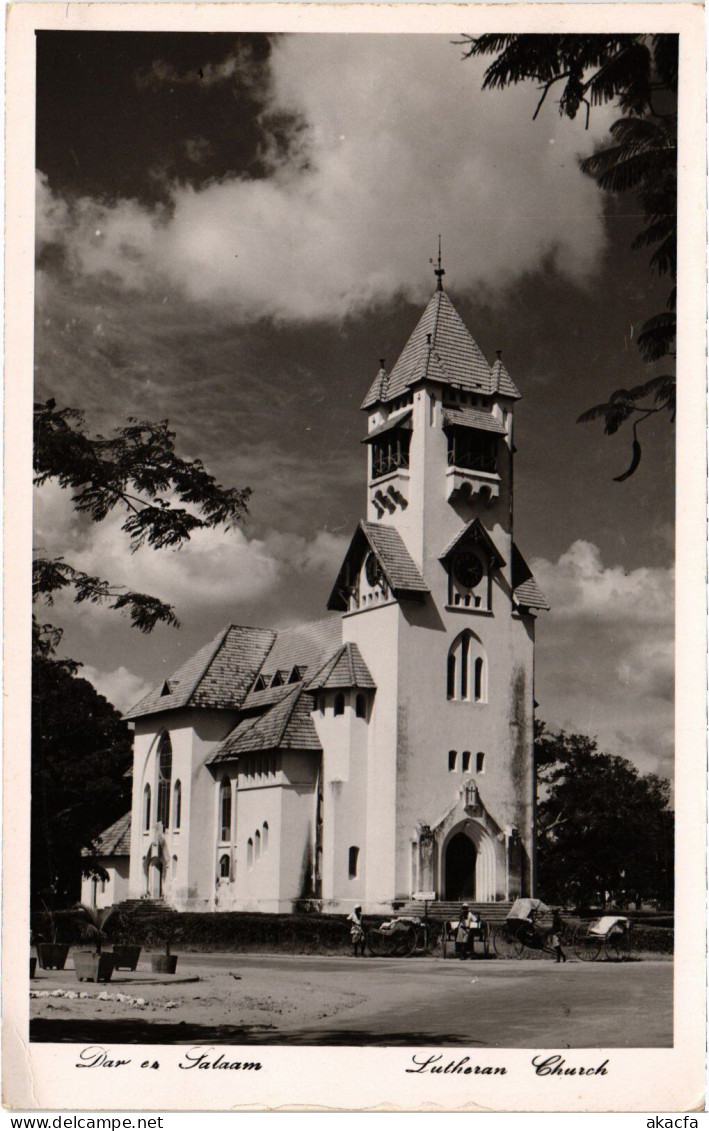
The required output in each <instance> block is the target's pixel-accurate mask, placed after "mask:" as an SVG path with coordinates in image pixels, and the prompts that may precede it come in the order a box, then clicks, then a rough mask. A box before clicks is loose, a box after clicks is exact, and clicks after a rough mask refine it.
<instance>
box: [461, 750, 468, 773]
mask: <svg viewBox="0 0 709 1131" xmlns="http://www.w3.org/2000/svg"><path fill="white" fill-rule="evenodd" d="M469 772H470V751H469V750H464V751H463V773H464V774H467V773H469Z"/></svg>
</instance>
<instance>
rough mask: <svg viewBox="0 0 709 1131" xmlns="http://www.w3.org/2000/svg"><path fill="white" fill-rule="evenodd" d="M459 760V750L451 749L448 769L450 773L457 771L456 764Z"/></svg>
mask: <svg viewBox="0 0 709 1131" xmlns="http://www.w3.org/2000/svg"><path fill="white" fill-rule="evenodd" d="M457 761H458V753H457V751H456V750H449V751H448V770H449V773H451V774H452V773H454V772H455V766H456V762H457Z"/></svg>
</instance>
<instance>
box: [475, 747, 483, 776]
mask: <svg viewBox="0 0 709 1131" xmlns="http://www.w3.org/2000/svg"><path fill="white" fill-rule="evenodd" d="M475 770H476V773H478V774H484V773H485V755H484V754H483V753H482V751H481V750H480V751H478V753H477V754H476V755H475Z"/></svg>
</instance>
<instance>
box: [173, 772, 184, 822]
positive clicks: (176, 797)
mask: <svg viewBox="0 0 709 1131" xmlns="http://www.w3.org/2000/svg"><path fill="white" fill-rule="evenodd" d="M172 824H173V827H174V828H175V829H179V827H180V825H181V824H182V783H181V782H180V780H179V779H178V780H177V781H176V782H175V789H174V792H173V795H172Z"/></svg>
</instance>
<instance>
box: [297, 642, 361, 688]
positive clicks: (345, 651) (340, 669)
mask: <svg viewBox="0 0 709 1131" xmlns="http://www.w3.org/2000/svg"><path fill="white" fill-rule="evenodd" d="M376 686H377V685H376V683H375V682H374V680H373V679H372V676H371V673H370V671H369V668H368V667H367V665H366V664H365V662H364V660H363V659H362V653H361V652H360V650H359V648H358V647H357V645H356V644H353V643H349V642H348V643H347V644H343V645H342V647H341V648H338V649H337V651H336V652H335V655H334V656H331V657H330V659H329V660H328V661H327V663H326V664H323V666H322V668H321V669H320V671H319V672H317V673H316V674H315V676H314V677H313V678H312V679H311V681H310V683H309V684H308V690H309V691H319V690H321V689H323V688H333V687H347V688H349V687H357V688H362V689H365V688H366V689H367V690H369V691H374V690H376Z"/></svg>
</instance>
